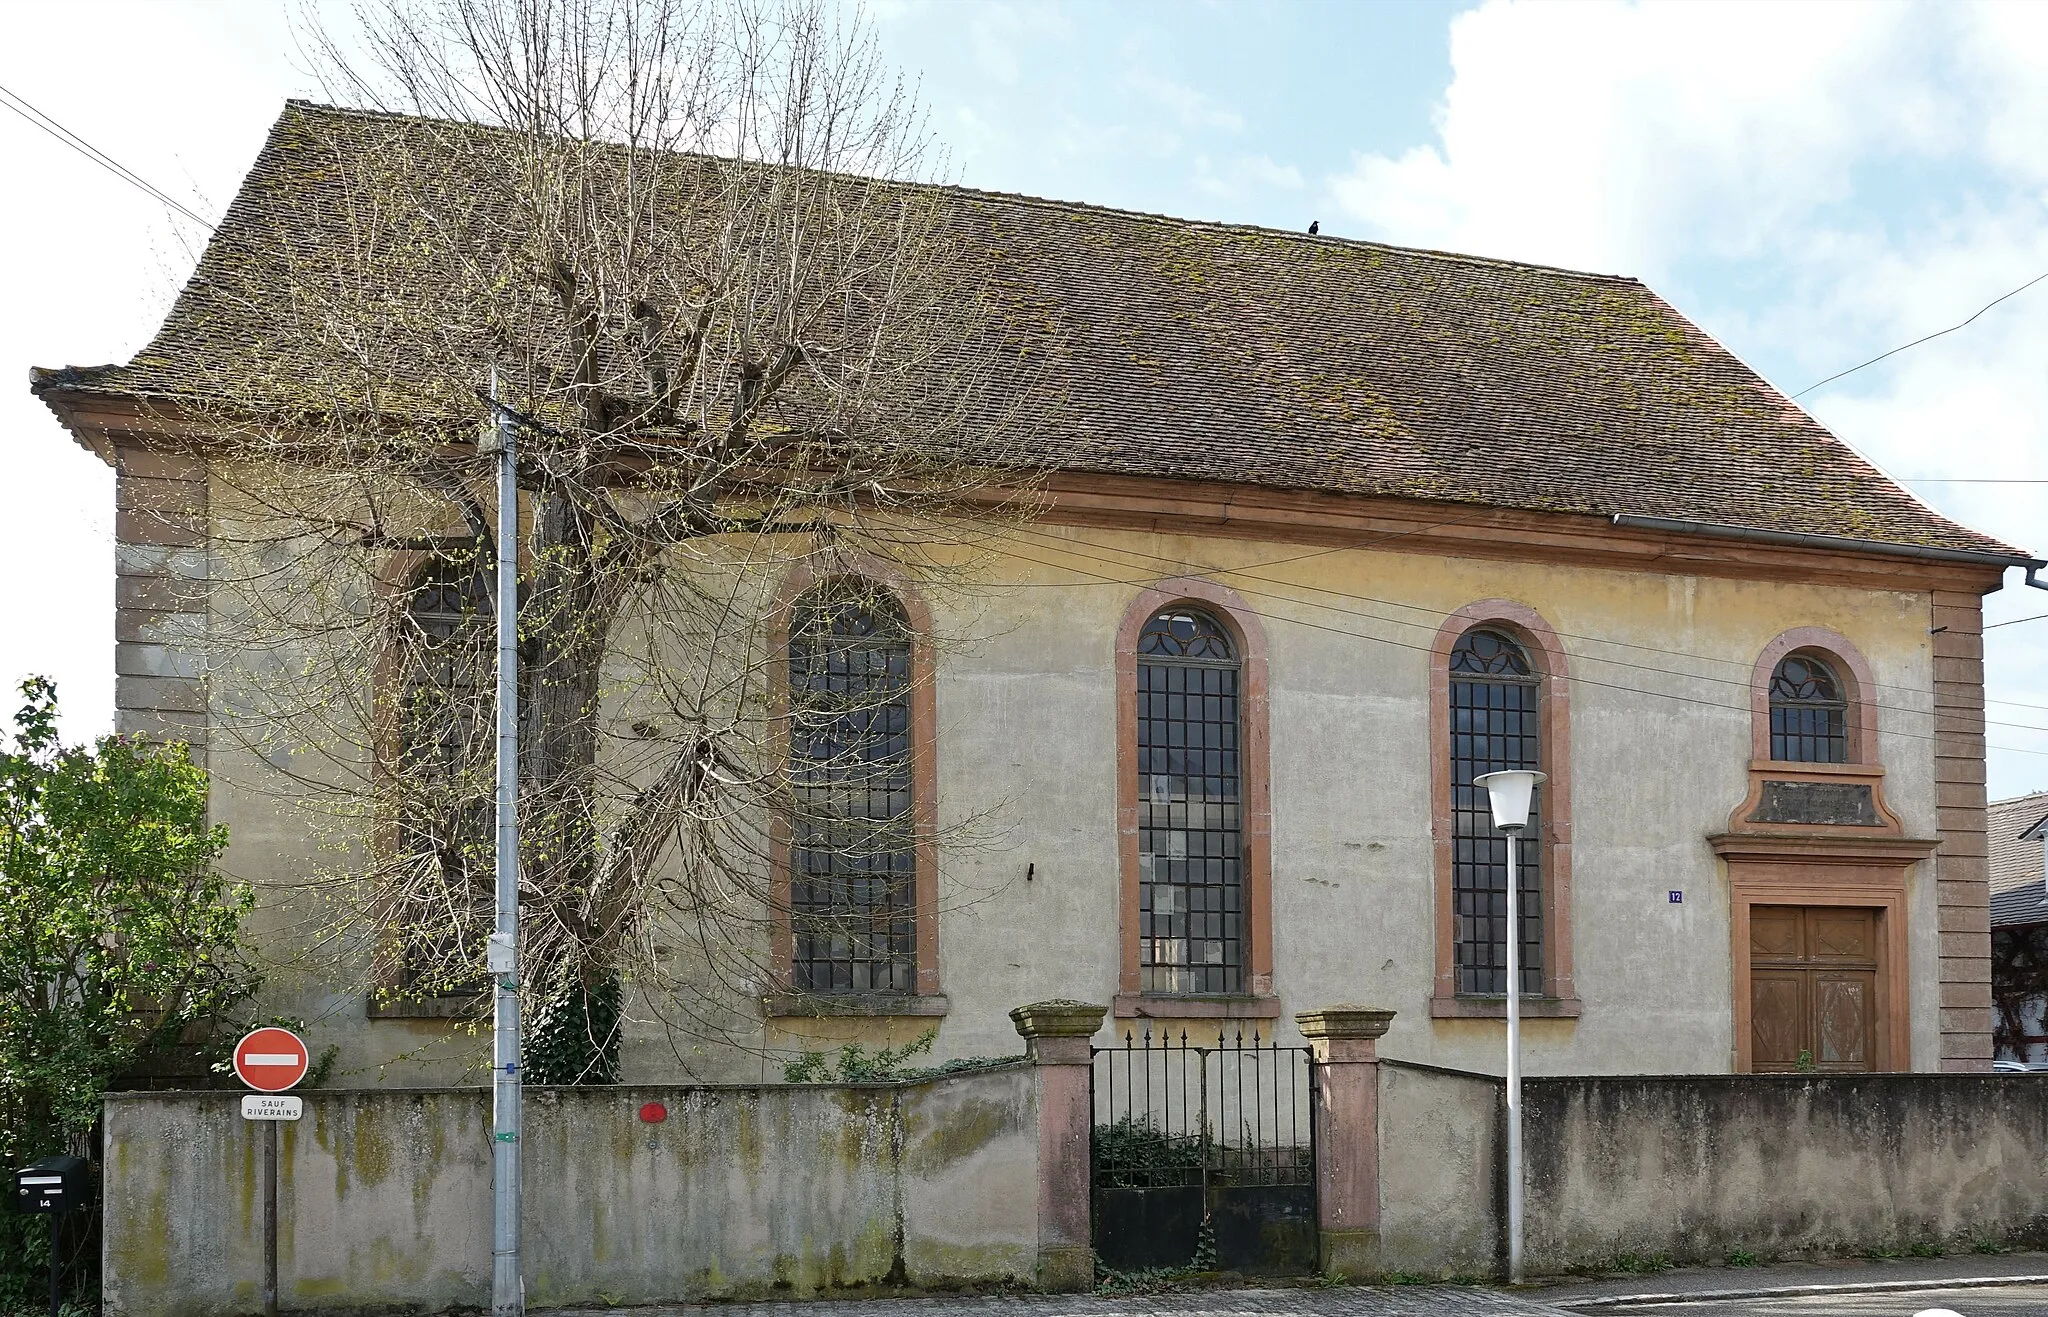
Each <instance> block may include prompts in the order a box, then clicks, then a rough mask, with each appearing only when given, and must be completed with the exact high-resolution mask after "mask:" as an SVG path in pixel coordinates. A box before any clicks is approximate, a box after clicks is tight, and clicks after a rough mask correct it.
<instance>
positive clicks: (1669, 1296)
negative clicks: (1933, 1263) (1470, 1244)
mask: <svg viewBox="0 0 2048 1317" xmlns="http://www.w3.org/2000/svg"><path fill="white" fill-rule="evenodd" d="M1996 1285H2048V1275H2027V1276H1947V1277H1942V1276H1928V1277H1925V1278H1923V1279H1921V1280H1868V1281H1846V1282H1843V1283H1840V1284H1835V1285H1772V1286H1767V1287H1761V1288H1757V1289H1748V1290H1694V1291H1693V1292H1692V1293H1690V1294H1678V1293H1665V1294H1615V1295H1604V1296H1602V1297H1600V1298H1597V1299H1577V1300H1572V1299H1552V1300H1550V1301H1549V1303H1550V1306H1551V1307H1553V1308H1558V1309H1561V1310H1562V1311H1565V1312H1584V1311H1586V1310H1588V1309H1594V1310H1598V1309H1601V1308H1618V1307H1620V1306H1622V1305H1623V1304H1636V1305H1641V1306H1643V1307H1649V1306H1651V1305H1653V1304H1672V1303H1715V1302H1719V1301H1721V1300H1723V1299H1789V1298H1796V1297H1798V1296H1799V1295H1802V1294H1886V1293H1899V1292H1903V1291H1911V1290H1977V1289H1989V1288H1991V1287H1992V1286H1996Z"/></svg>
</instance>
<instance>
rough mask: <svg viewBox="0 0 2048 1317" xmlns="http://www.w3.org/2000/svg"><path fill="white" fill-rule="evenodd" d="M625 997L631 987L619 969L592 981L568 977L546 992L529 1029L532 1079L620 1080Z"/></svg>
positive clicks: (525, 1059)
mask: <svg viewBox="0 0 2048 1317" xmlns="http://www.w3.org/2000/svg"><path fill="white" fill-rule="evenodd" d="M624 997H625V989H624V987H623V985H622V984H621V983H620V982H619V979H618V976H617V975H614V974H607V975H602V976H600V977H599V978H598V979H597V981H596V982H595V983H591V984H586V983H584V982H583V981H582V980H580V979H577V978H573V977H572V978H567V979H566V981H565V982H562V983H560V984H559V985H557V986H555V987H554V988H553V990H552V991H550V992H547V993H546V994H544V995H543V997H542V999H541V1002H540V1005H539V1006H538V1007H537V1008H536V1009H535V1010H534V1013H533V1024H532V1027H531V1028H529V1029H528V1030H527V1032H526V1050H525V1055H524V1057H523V1058H522V1060H523V1063H524V1065H525V1066H526V1082H527V1083H529V1084H616V1083H618V1082H619V1010H620V1005H621V1003H622V1002H623V1000H624Z"/></svg>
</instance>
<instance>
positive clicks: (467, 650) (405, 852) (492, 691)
mask: <svg viewBox="0 0 2048 1317" xmlns="http://www.w3.org/2000/svg"><path fill="white" fill-rule="evenodd" d="M492 615H493V609H492V603H491V587H490V581H489V579H488V577H487V576H486V567H485V564H484V563H482V562H481V561H480V560H475V559H471V560H452V559H440V560H436V561H434V562H431V563H429V564H428V565H427V566H426V567H425V568H424V569H423V570H422V571H421V572H420V573H419V575H418V576H416V577H415V578H414V579H413V584H412V586H411V588H410V589H409V590H408V591H407V593H406V595H405V609H404V613H403V615H402V617H401V619H400V635H399V643H398V651H399V666H400V670H401V671H402V673H403V674H404V675H403V683H402V685H401V688H400V695H399V698H400V708H399V744H398V747H397V748H398V763H397V769H398V771H397V773H396V774H395V777H394V787H395V789H396V791H397V793H398V802H399V808H398V809H397V810H396V814H395V826H396V835H397V838H398V848H399V852H400V856H401V859H402V861H403V865H402V867H401V869H400V873H401V874H402V875H403V877H402V879H401V885H400V887H399V890H398V892H397V897H398V900H397V903H396V908H395V910H394V912H393V914H394V926H395V928H396V929H397V937H398V939H399V942H400V953H399V959H400V963H399V982H400V984H401V985H402V987H403V988H404V989H405V990H406V991H407V992H408V993H409V994H412V995H416V996H420V997H429V998H431V997H468V996H471V995H473V994H474V993H475V992H476V991H477V990H478V989H479V987H480V986H481V982H482V980H481V978H480V975H479V971H480V970H481V947H482V944H483V939H484V937H485V935H486V934H488V933H489V932H490V929H491V905H492V902H491V892H492V881H493V876H494V875H493V862H494V854H495V847H494V844H493V831H492V818H493V813H492V811H493V793H494V769H493V765H494V763H495V755H494V752H495V747H494V741H493V732H494V724H495V722H496V718H497V700H496V667H495V664H496V655H495V644H494V637H493V627H492V626H491V619H492Z"/></svg>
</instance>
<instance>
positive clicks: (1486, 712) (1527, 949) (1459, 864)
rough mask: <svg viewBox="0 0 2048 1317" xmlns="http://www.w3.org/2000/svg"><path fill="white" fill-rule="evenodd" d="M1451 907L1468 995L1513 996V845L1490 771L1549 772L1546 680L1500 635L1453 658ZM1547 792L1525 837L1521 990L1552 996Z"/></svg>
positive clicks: (1457, 650) (1479, 638) (1481, 638)
mask: <svg viewBox="0 0 2048 1317" xmlns="http://www.w3.org/2000/svg"><path fill="white" fill-rule="evenodd" d="M1450 670H1451V681H1450V686H1451V700H1450V713H1451V747H1450V749H1451V756H1450V759H1451V834H1452V843H1451V844H1452V857H1451V900H1452V903H1453V909H1454V917H1455V921H1456V932H1455V943H1456V947H1455V950H1456V956H1457V972H1458V991H1459V992H1461V993H1469V994H1474V995H1481V996H1487V995H1492V996H1506V995H1507V990H1508V982H1507V975H1508V971H1507V933H1508V929H1507V923H1508V849H1507V848H1508V844H1509V842H1508V838H1507V836H1506V835H1505V834H1504V833H1502V832H1500V831H1499V830H1498V829H1496V828H1495V827H1494V826H1493V811H1492V808H1491V806H1490V805H1489V804H1488V802H1487V795H1486V789H1485V788H1484V787H1479V786H1474V785H1473V779H1474V778H1476V777H1478V776H1479V775H1481V774H1482V773H1492V772H1497V771H1500V770H1503V769H1511V768H1515V769H1534V770H1537V771H1539V772H1540V771H1541V770H1542V768H1543V765H1542V762H1541V761H1542V753H1541V746H1542V725H1541V717H1542V715H1541V711H1540V708H1539V705H1538V702H1537V696H1538V690H1537V677H1536V674H1535V672H1534V670H1533V669H1532V668H1531V667H1530V665H1529V657H1528V655H1527V654H1525V653H1524V652H1523V651H1522V647H1521V646H1520V645H1518V644H1517V643H1515V641H1514V640H1513V639H1512V638H1511V637H1509V636H1507V635H1505V634H1503V633H1501V632H1498V631H1490V630H1486V629H1483V628H1481V629H1476V630H1472V631H1468V632H1466V633H1465V634H1464V635H1463V636H1461V637H1460V638H1459V640H1458V643H1457V645H1456V646H1455V647H1454V648H1453V649H1452V651H1451V659H1450ZM1541 836H1542V796H1541V788H1539V789H1538V795H1537V798H1536V801H1535V803H1534V804H1532V805H1531V807H1530V810H1529V826H1528V828H1527V829H1526V830H1525V831H1524V832H1523V833H1522V834H1521V836H1520V837H1519V838H1518V839H1517V844H1519V845H1520V846H1521V850H1520V851H1519V852H1518V853H1517V855H1516V862H1517V866H1518V867H1517V879H1518V884H1517V885H1518V888H1519V891H1518V896H1519V902H1520V905H1521V910H1520V914H1521V924H1522V927H1521V939H1522V940H1521V945H1520V956H1521V965H1520V969H1521V978H1522V983H1521V990H1522V992H1523V993H1524V994H1525V995H1528V994H1537V993H1541V992H1542V991H1543V847H1542V844H1541V840H1540V838H1541Z"/></svg>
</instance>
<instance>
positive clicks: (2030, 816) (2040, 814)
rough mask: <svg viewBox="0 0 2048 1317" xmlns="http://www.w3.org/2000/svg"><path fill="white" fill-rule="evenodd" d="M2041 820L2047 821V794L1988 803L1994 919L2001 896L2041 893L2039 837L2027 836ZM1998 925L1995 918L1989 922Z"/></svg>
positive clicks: (1987, 825)
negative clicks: (2019, 893) (2005, 894)
mask: <svg viewBox="0 0 2048 1317" xmlns="http://www.w3.org/2000/svg"><path fill="white" fill-rule="evenodd" d="M2043 820H2048V791H2036V792H2034V793H2033V794H2032V795H2026V796H2015V797H2013V798H2012V799H2011V800H1994V801H1992V802H1991V807H1990V809H1989V810H1988V811H1987V812H1986V832H1987V834H1988V835H1987V836H1986V838H1985V840H1986V842H1987V844H1988V845H1989V846H1990V849H1991V892H1992V905H1993V911H1992V913H1993V915H1994V916H1996V914H1997V901H1998V896H1999V894H2001V893H2006V892H2032V893H2034V894H2035V895H2037V896H2038V895H2040V894H2041V893H2042V890H2043V889H2042V885H2041V879H2042V874H2041V864H2042V854H2041V838H2040V835H2039V834H2038V833H2035V835H2033V836H2031V837H2029V836H2028V834H2029V833H2033V832H2034V830H2035V829H2036V828H2038V827H2039V826H2040V824H2041V823H2042V821H2043ZM2044 917H2048V916H2044ZM1997 922H1999V921H1998V920H1997V919H1996V918H1995V917H1994V918H1993V919H1992V923H1994V924H1995V923H1997ZM2008 922H2010V921H2008Z"/></svg>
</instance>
